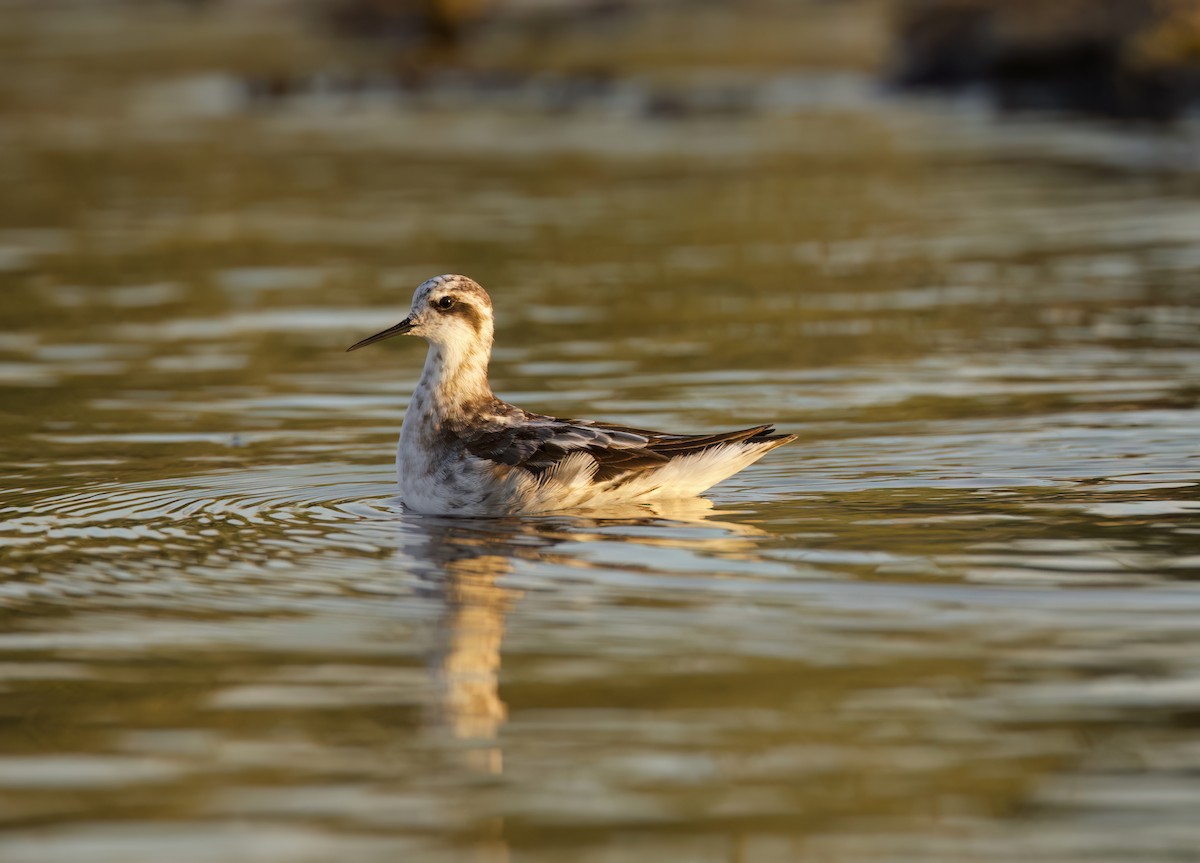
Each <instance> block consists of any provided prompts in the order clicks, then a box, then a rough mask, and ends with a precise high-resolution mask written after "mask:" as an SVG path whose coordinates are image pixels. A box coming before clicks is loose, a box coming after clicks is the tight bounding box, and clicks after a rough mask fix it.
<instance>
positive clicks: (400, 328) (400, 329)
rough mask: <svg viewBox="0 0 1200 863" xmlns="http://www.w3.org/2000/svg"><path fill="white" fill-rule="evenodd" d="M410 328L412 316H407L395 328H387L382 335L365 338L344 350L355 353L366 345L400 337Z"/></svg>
mask: <svg viewBox="0 0 1200 863" xmlns="http://www.w3.org/2000/svg"><path fill="white" fill-rule="evenodd" d="M412 328H413V323H412V316H411V315H409V316H408V317H407V318H405V319H404V320H402V321H401V322H400V323H398V324H396V326H394V327H388V328H387V329H386V330H384V331H383V332H382V333H376V334H375V335H373V336H367V337H366V338H365V339H363V340H362V341H361V342H356V343H355V344H353V345H351V346H350V347H348V348H346V351H347V352H349V351H356V350H358V349H359V348H365V347H366V346H367V345H373V344H375V343H376V342H382V341H383V340H384V339H390V338H391V337H392V336H402V335H404V334H405V333H407V332H408V331H409V330H411V329H412Z"/></svg>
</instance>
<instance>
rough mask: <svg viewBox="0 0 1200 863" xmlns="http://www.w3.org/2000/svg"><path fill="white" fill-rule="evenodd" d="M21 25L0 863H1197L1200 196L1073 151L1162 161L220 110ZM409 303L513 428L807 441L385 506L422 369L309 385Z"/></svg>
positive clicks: (4, 329)
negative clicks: (709, 468) (456, 337)
mask: <svg viewBox="0 0 1200 863" xmlns="http://www.w3.org/2000/svg"><path fill="white" fill-rule="evenodd" d="M6 14H14V13H6ZM173 14H174V13H173ZM13 20H15V21H17V22H18V23H19V24H20V27H18V28H14V29H11V30H9V33H10V36H9V37H6V38H8V39H9V40H10V43H9V50H10V54H9V58H10V59H9V61H8V62H9V63H10V65H11V64H13V63H18V62H20V63H22V64H31V68H32V69H33V70H34V71H35V72H37V74H30V75H28V76H26V77H25V78H22V79H21V80H17V79H16V78H15V77H14V76H12V75H6V76H5V81H6V83H5V85H4V88H3V91H2V93H0V105H3V106H4V107H3V111H4V113H3V123H2V124H0V183H2V184H3V191H4V199H5V200H4V204H3V206H0V291H2V299H0V304H2V305H0V315H2V317H0V321H2V324H0V381H2V382H3V385H4V390H3V401H2V402H0V406H2V407H3V415H2V418H0V423H2V425H0V470H2V472H3V476H4V480H3V486H2V491H0V520H2V521H0V546H2V548H0V860H4V861H6V863H7V861H39V863H44V861H56V863H57V861H63V863H66V861H75V860H80V859H88V860H99V861H109V860H111V861H123V863H126V861H142V860H146V861H149V860H163V859H171V860H179V861H218V860H219V861H232V860H236V861H241V860H247V861H292V860H328V859H332V858H334V857H342V858H345V859H353V860H377V859H378V860H384V859H387V860H395V859H420V860H431V861H439V860H463V859H481V860H506V859H514V860H537V861H542V860H544V861H559V860H565V859H570V860H578V861H589V863H592V861H596V863H599V861H615V860H621V861H643V860H644V861H652V860H653V861H659V860H674V861H684V860H686V861H705V863H707V861H721V863H725V861H729V863H732V861H754V863H758V861H794V860H801V859H803V860H810V859H811V860H821V861H826V860H829V861H899V860H922V861H935V860H945V861H960V860H980V861H1008V860H1018V859H1020V860H1069V861H1095V860H1113V861H1117V860H1119V861H1127V860H1132V859H1138V860H1190V859H1195V856H1194V855H1195V848H1196V847H1198V846H1200V828H1198V827H1197V825H1196V821H1195V818H1194V813H1195V811H1196V808H1197V806H1198V805H1200V781H1198V780H1197V775H1200V774H1198V771H1200V746H1198V745H1197V738H1196V724H1197V717H1198V716H1200V669H1198V667H1197V661H1196V657H1197V655H1198V653H1197V649H1198V648H1200V622H1198V621H1200V616H1198V614H1197V612H1198V611H1200V590H1198V589H1197V588H1196V586H1195V578H1196V576H1197V575H1198V574H1200V494H1198V493H1197V490H1198V488H1200V446H1198V444H1200V433H1198V432H1197V429H1200V410H1198V407H1200V387H1198V385H1197V381H1198V380H1200V294H1198V293H1197V289H1196V284H1197V276H1198V275H1200V253H1198V247H1197V245H1196V237H1197V236H1200V197H1197V195H1196V184H1195V182H1194V180H1190V179H1187V178H1186V177H1182V176H1163V175H1159V174H1154V173H1147V172H1136V171H1126V170H1120V169H1117V168H1114V167H1113V164H1114V162H1122V161H1123V162H1137V161H1138V160H1139V159H1140V158H1142V157H1143V156H1144V154H1145V150H1144V148H1145V147H1159V148H1162V147H1165V148H1167V149H1168V150H1169V149H1170V147H1171V146H1172V145H1171V143H1170V142H1165V143H1164V142H1162V141H1155V140H1153V139H1150V140H1149V141H1147V140H1141V141H1140V142H1139V141H1134V140H1127V139H1125V138H1123V137H1122V136H1120V135H1117V134H1116V133H1109V132H1106V131H1104V130H1098V131H1096V130H1094V131H1092V132H1088V133H1086V134H1084V133H1081V132H1080V131H1079V130H1077V129H1072V128H1070V127H1068V126H1065V125H1064V126H1061V127H1056V126H1055V125H1054V124H1040V125H1034V124H1028V125H1021V124H1017V125H1015V126H1013V125H1009V126H1003V127H1000V126H989V124H988V121H986V120H985V119H981V118H978V117H972V116H970V115H969V113H968V115H962V114H955V113H939V112H937V111H929V110H924V109H921V110H918V109H915V108H912V107H911V106H910V107H904V106H896V105H889V104H887V103H886V102H880V101H877V100H876V98H875V97H873V96H871V95H870V92H869V87H866V86H865V85H863V84H862V82H861V81H859V80H858V79H856V78H853V77H851V76H846V77H841V78H839V77H837V76H826V77H819V78H813V79H806V78H803V77H802V76H795V75H793V76H791V77H788V76H783V77H777V78H772V79H770V81H771V82H773V83H770V84H769V86H767V85H764V86H766V87H767V90H768V91H769V93H771V94H774V95H773V96H772V97H771V98H767V97H765V96H762V97H761V101H760V103H759V108H758V109H756V110H753V111H748V112H746V113H745V114H738V115H736V116H724V115H722V116H710V115H709V114H707V113H705V112H703V111H701V112H699V113H698V114H697V115H695V116H685V117H662V116H657V115H656V114H655V112H653V111H642V110H638V109H637V108H636V104H637V98H638V93H639V90H638V86H640V85H638V84H636V82H635V84H631V85H629V87H628V89H626V90H622V91H620V92H616V93H612V94H609V95H608V96H606V97H605V98H604V99H601V100H600V101H599V102H598V103H595V104H590V105H588V106H585V107H584V108H582V109H580V110H579V111H577V112H572V113H569V114H568V115H564V114H562V113H561V112H557V111H553V110H548V109H546V107H545V106H544V105H541V104H540V103H539V102H538V98H540V97H538V96H537V94H536V93H537V91H534V95H532V96H531V95H530V92H531V91H530V90H529V89H528V88H518V89H517V90H516V91H514V92H512V93H501V94H499V95H496V94H492V95H491V96H490V97H489V98H487V99H482V100H480V101H479V102H478V103H475V102H471V103H470V106H469V108H468V107H464V104H463V100H464V99H466V98H467V97H464V96H463V95H462V93H461V92H460V91H458V90H456V89H455V88H454V87H453V86H446V87H443V88H441V89H435V90H434V91H433V93H432V95H426V96H424V97H411V96H404V95H403V94H397V93H395V92H389V91H387V90H379V91H372V92H366V93H358V94H356V95H351V96H346V95H344V94H341V95H339V94H332V95H331V94H328V93H325V94H322V93H321V92H319V88H318V91H316V92H312V91H305V92H302V93H300V94H299V95H297V96H295V97H293V98H288V99H283V100H279V101H277V102H273V103H271V104H266V105H258V104H252V103H249V102H247V101H246V100H245V99H244V98H243V97H242V96H241V95H240V93H241V91H240V90H239V89H238V85H237V81H236V79H234V78H231V77H229V76H226V75H223V74H212V73H204V74H200V73H198V72H197V70H195V69H192V68H188V69H183V70H177V73H176V72H172V71H171V70H173V69H175V67H174V66H170V64H167V63H166V61H165V60H162V58H159V62H160V65H159V66H157V67H149V71H145V72H138V71H137V70H136V66H135V65H127V64H132V61H131V60H126V61H125V62H124V63H123V62H122V61H121V60H120V57H121V56H124V55H122V54H121V53H120V51H119V50H118V49H119V48H121V46H122V45H123V44H124V43H122V42H121V38H128V37H127V36H124V35H123V32H117V31H113V30H104V31H103V32H102V33H101V34H100V35H102V36H105V39H107V41H105V39H98V40H96V41H91V40H88V39H82V38H78V37H79V36H80V33H78V32H75V31H73V30H71V28H70V27H67V26H66V25H65V24H62V23H61V22H59V23H58V24H56V25H55V26H47V25H46V22H42V21H40V19H38V18H37V17H36V16H34V18H33V19H32V20H34V21H35V22H40V23H38V26H44V27H45V28H46V29H45V30H44V31H41V30H39V31H36V32H37V35H36V36H34V35H30V33H31V32H33V31H31V30H30V29H29V28H30V27H32V26H33V25H32V24H30V19H26V18H19V19H18V18H14V19H13ZM83 20H86V19H83ZM198 20H201V21H207V20H208V19H198ZM148 21H149V23H145V26H146V27H158V28H161V32H162V33H165V34H172V33H174V34H176V38H177V39H182V37H180V36H179V32H180V28H181V27H185V24H187V22H183V23H181V22H179V21H177V20H176V19H174V18H172V17H171V16H170V15H166V16H165V17H164V18H163V20H159V19H157V18H154V17H153V16H150V18H149V19H148ZM93 23H94V22H93ZM205 26H210V25H208V24H205ZM22 28H24V29H22ZM60 31H61V32H60ZM80 31H81V32H82V33H83V35H88V34H89V33H90V32H91V31H87V30H86V28H84V27H82V25H80ZM154 32H158V31H154ZM183 32H187V31H186V29H184V31H183ZM204 32H207V31H204ZM13 33H23V34H25V40H24V41H22V40H21V39H18V38H17V37H16V36H13V35H11V34H13ZM92 35H95V34H94V33H93V34H92ZM198 38H199V37H198ZM183 42H184V43H186V40H183ZM154 44H156V45H159V46H160V48H161V50H163V51H164V52H166V51H167V50H168V48H169V47H170V46H171V45H173V44H175V43H173V42H171V41H170V40H169V39H166V38H165V37H162V38H161V39H160V40H159V41H157V42H155V43H154ZM105 45H109V46H116V47H110V49H108V50H109V53H106V52H105V49H104V46H105ZM162 46H166V47H162ZM146 50H149V49H146ZM179 62H180V63H181V64H182V63H183V61H182V60H180V61H179ZM23 68H24V67H23ZM131 68H133V69H134V71H130V69H131ZM164 68H165V69H167V71H166V72H163V71H162V69H164ZM154 69H159V73H156V74H152V72H153V70H154ZM90 76H98V77H96V78H95V80H94V81H91V83H89V81H90ZM39 88H40V89H39ZM756 92H757V91H756ZM63 93H70V94H74V95H73V98H72V100H68V101H66V102H63V101H61V100H60V99H59V98H58V97H59V96H61V95H62V94H63ZM760 95H761V94H760ZM631 99H632V100H633V103H634V104H635V107H634V108H630V107H629V104H630V100H631ZM1081 135H1082V137H1081ZM1093 145H1096V146H1093ZM1097 147H1099V150H1097ZM1098 152H1099V156H1097V153H1098ZM1064 153H1065V154H1066V155H1064ZM1081 154H1082V155H1086V156H1087V157H1088V158H1087V159H1086V160H1085V159H1082V157H1081ZM1124 157H1128V158H1124ZM446 271H461V272H465V273H467V274H469V275H471V276H473V277H474V278H476V279H478V280H479V281H480V282H481V283H483V284H484V285H485V286H486V287H487V288H488V289H489V290H490V291H491V293H492V296H493V298H494V300H495V302H496V306H497V313H498V339H497V352H496V357H495V360H494V364H493V373H492V377H493V384H494V386H495V387H496V389H497V391H498V392H499V393H501V394H502V395H503V396H505V397H506V398H508V399H510V400H512V401H515V402H517V403H519V404H521V405H523V406H525V407H528V408H531V409H535V410H540V411H546V412H551V413H554V414H557V415H567V416H570V415H574V416H584V417H598V418H606V419H611V420H617V421H622V422H628V423H631V424H635V425H639V426H649V427H662V428H666V429H678V430H695V431H706V430H716V429H722V428H732V427H738V426H744V425H749V424H754V423H759V422H773V423H775V424H777V425H778V426H779V427H780V429H781V430H786V431H788V432H794V433H796V434H797V435H798V436H799V440H798V441H797V442H796V443H794V444H792V445H790V446H788V447H785V448H783V449H780V450H777V451H776V452H773V453H772V454H770V455H769V456H768V457H767V458H766V459H764V460H763V461H762V462H760V463H759V464H757V465H755V466H753V467H752V468H750V469H748V470H746V471H745V472H743V473H742V474H739V475H738V476H736V477H734V478H733V479H731V480H730V481H728V482H726V483H724V484H722V485H720V486H718V487H717V488H715V489H714V490H713V491H712V492H711V493H710V495H709V498H710V500H711V503H712V506H711V508H705V507H704V506H701V505H692V506H688V507H682V508H677V509H674V510H665V511H662V512H658V513H644V514H639V515H638V516H636V517H628V518H616V519H600V520H596V519H584V518H577V517H571V516H561V517H553V518H543V519H529V520H494V521H486V520H484V521H475V520H446V519H431V518H420V517H414V516H411V515H408V514H405V513H404V512H403V511H402V510H401V509H400V508H399V507H398V506H397V505H396V503H395V502H394V501H393V500H392V499H391V498H392V495H393V494H394V485H393V483H394V479H393V473H392V471H393V468H392V459H393V455H394V447H395V438H396V435H397V432H398V428H399V425H400V422H401V419H402V417H403V413H404V406H405V400H406V398H407V397H408V394H409V392H410V391H411V388H412V386H413V384H414V382H415V380H416V376H417V374H418V372H419V369H420V364H421V361H422V358H423V349H422V346H421V345H420V344H419V343H417V342H415V341H410V340H401V341H398V342H394V343H388V344H387V345H384V346H380V347H379V348H372V349H371V350H369V351H363V352H360V353H355V354H350V355H347V354H345V353H344V352H343V349H344V348H345V347H346V346H347V345H349V344H351V343H352V342H354V341H356V340H357V339H359V338H361V337H362V336H364V335H367V334H369V333H371V332H374V331H376V330H378V329H380V328H382V327H383V326H386V325H388V324H391V323H394V322H395V321H396V320H398V319H399V318H400V317H401V316H402V315H403V313H404V312H405V311H406V309H407V303H408V299H409V296H410V295H411V290H412V288H413V287H414V286H415V285H416V284H417V283H418V282H420V281H421V280H423V279H424V278H426V277H428V276H430V275H434V274H437V273H441V272H446Z"/></svg>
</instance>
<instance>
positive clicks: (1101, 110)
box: [892, 0, 1200, 121]
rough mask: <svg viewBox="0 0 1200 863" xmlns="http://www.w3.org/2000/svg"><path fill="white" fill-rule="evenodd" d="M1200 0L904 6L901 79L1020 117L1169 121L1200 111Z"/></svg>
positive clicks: (946, 0)
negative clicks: (964, 90)
mask: <svg viewBox="0 0 1200 863" xmlns="http://www.w3.org/2000/svg"><path fill="white" fill-rule="evenodd" d="M1198 60H1200V0H1053V2H1045V0H900V7H899V14H898V18H897V24H896V56H895V63H894V71H893V74H892V78H893V80H894V81H895V82H896V83H897V84H899V85H901V86H907V87H925V88H930V87H932V88H957V87H963V86H977V85H983V86H985V87H986V88H987V89H988V91H989V92H990V93H991V94H992V96H993V98H994V100H995V102H996V104H997V105H998V106H1000V107H1001V108H1004V109H1010V110H1031V109H1032V110H1053V111H1075V112H1083V113H1088V114H1096V115H1102V116H1109V117H1116V118H1122V119H1134V120H1156V121H1165V120H1170V119H1173V118H1175V117H1177V116H1178V115H1179V114H1181V113H1182V112H1183V111H1185V110H1186V109H1188V108H1189V107H1192V106H1194V105H1196V104H1198V103H1200V89H1197V75H1196V70H1197V68H1200V64H1198Z"/></svg>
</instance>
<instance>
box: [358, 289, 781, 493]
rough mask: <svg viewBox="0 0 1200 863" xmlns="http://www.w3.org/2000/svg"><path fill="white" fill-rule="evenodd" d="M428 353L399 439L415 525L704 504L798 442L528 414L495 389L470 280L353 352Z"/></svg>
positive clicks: (760, 430) (487, 301)
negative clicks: (391, 342)
mask: <svg viewBox="0 0 1200 863" xmlns="http://www.w3.org/2000/svg"><path fill="white" fill-rule="evenodd" d="M401 335H415V336H421V337H422V338H424V339H425V340H426V341H428V342H429V353H428V354H427V355H426V357H425V368H424V370H423V371H422V372H421V379H420V381H419V382H418V383H417V388H416V389H415V390H414V391H413V395H412V401H411V402H410V403H409V407H408V412H407V413H406V414H405V417H404V424H403V426H402V427H401V429H400V445H399V448H398V450H397V453H396V471H397V476H398V479H399V484H400V499H401V500H402V501H403V503H404V505H405V506H406V507H407V508H409V509H412V510H415V511H416V512H419V513H427V514H432V515H460V516H505V515H531V514H536V513H545V512H555V511H562V510H588V509H592V510H594V509H602V508H605V507H608V506H614V505H627V504H631V503H642V502H648V501H651V500H655V499H670V498H688V497H694V496H696V495H698V494H700V493H701V492H702V491H704V490H705V489H707V488H709V487H710V486H713V485H715V484H716V483H718V482H720V481H721V480H723V479H726V478H727V477H730V476H732V475H733V474H735V473H737V472H738V471H740V470H741V469H742V468H744V467H746V466H748V465H750V464H752V463H753V462H755V461H757V460H758V459H759V458H761V457H762V456H763V455H765V454H766V453H767V452H769V451H770V450H773V449H774V448H775V447H777V446H782V445H783V444H785V443H788V442H789V441H792V440H795V436H794V435H777V434H774V433H773V432H774V429H773V428H772V427H771V426H769V425H760V426H755V427H754V428H748V429H741V430H739V431H732V432H723V433H718V434H706V435H686V434H671V433H667V432H659V431H651V430H649V429H640V428H631V427H629V426H622V425H614V424H612V423H605V422H596V421H594V420H573V419H559V418H558V417H548V416H541V415H540V414H534V413H529V412H528V411H525V410H522V409H521V408H519V407H517V406H516V405H510V404H508V403H507V402H504V401H501V400H500V399H498V398H496V396H495V395H493V393H492V389H491V387H490V386H489V385H488V377H487V370H488V361H489V360H490V359H491V354H492V337H493V326H492V301H491V298H490V297H488V295H487V292H486V291H484V289H483V288H481V287H480V286H479V285H478V284H476V283H475V282H474V281H472V280H471V279H469V278H467V277H466V276H458V275H444V276H435V277H434V278H432V279H429V280H428V281H426V282H423V283H422V284H421V285H419V286H418V287H417V289H416V291H415V292H414V294H413V300H412V309H411V311H410V312H409V314H408V317H406V318H405V319H404V320H402V321H401V322H400V323H398V324H396V325H395V326H394V327H390V328H388V329H386V330H384V331H383V332H380V333H376V334H375V335H373V336H369V337H368V338H365V339H363V340H362V341H360V342H358V343H356V344H354V345H352V346H351V347H349V348H347V350H350V351H353V350H357V349H358V348H361V347H365V346H367V345H370V344H374V343H375V342H380V341H383V340H384V339H389V338H391V337H392V336H401Z"/></svg>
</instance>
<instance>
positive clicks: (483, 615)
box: [399, 498, 764, 775]
mask: <svg viewBox="0 0 1200 863" xmlns="http://www.w3.org/2000/svg"><path fill="white" fill-rule="evenodd" d="M716 515H720V513H717V512H716V511H714V510H713V508H712V504H711V503H710V502H709V501H707V500H705V499H703V498H694V499H691V500H686V501H671V502H669V503H664V504H658V505H657V506H655V507H653V508H651V507H645V506H639V507H629V508H625V509H621V510H611V511H610V510H606V511H604V512H603V513H599V514H591V515H590V516H589V517H587V518H583V517H576V516H571V517H566V516H564V517H561V518H545V519H454V518H439V517H429V516H420V517H414V518H412V519H406V520H405V528H406V529H405V531H404V535H403V537H402V540H401V547H400V549H399V557H400V558H401V561H402V564H403V565H404V566H405V567H406V568H409V569H410V570H411V571H413V572H414V573H415V574H416V575H418V576H419V577H420V578H421V580H422V582H423V583H424V584H425V585H426V586H427V587H428V589H429V591H430V592H431V593H432V594H433V595H434V596H435V597H436V598H437V599H439V600H440V603H441V609H440V614H439V617H438V620H437V624H436V635H435V638H434V646H433V650H432V655H431V657H430V667H431V672H432V675H433V680H434V693H435V697H434V699H433V703H432V704H431V705H429V710H428V716H429V724H430V727H431V729H432V730H436V731H437V732H439V733H443V734H446V733H448V734H449V735H450V737H451V738H452V740H453V741H455V742H456V743H459V744H462V745H463V751H464V753H465V757H466V763H467V765H468V766H469V767H470V768H471V769H473V770H475V771H479V772H482V773H487V774H493V775H494V774H499V773H501V772H502V770H503V769H504V760H503V754H502V751H501V747H500V746H499V744H498V743H497V739H498V736H499V732H500V729H501V727H502V725H503V723H504V721H505V718H506V716H507V708H506V706H505V704H504V701H503V700H502V699H501V697H500V687H499V679H500V664H501V644H502V641H503V638H504V628H505V617H506V615H507V614H508V612H509V610H510V609H511V608H512V607H513V605H514V604H515V603H516V602H517V600H518V599H519V598H520V596H521V593H520V591H518V590H516V589H514V588H511V587H507V586H505V585H503V584H501V583H500V582H501V580H502V579H503V578H504V577H505V576H506V575H509V574H510V573H511V572H512V571H513V568H514V564H515V563H516V562H517V561H520V560H535V561H538V562H540V563H546V562H550V563H558V564H559V565H560V566H563V567H564V568H565V567H571V568H576V569H577V568H580V567H588V566H590V565H592V564H591V563H590V562H589V561H588V560H587V559H585V558H583V557H582V556H580V555H577V554H572V549H571V546H572V545H575V544H577V543H579V542H584V541H586V542H595V541H598V540H599V541H624V542H628V541H635V540H636V542H637V543H638V544H639V545H645V546H657V547H664V546H677V547H686V548H689V549H696V548H697V546H698V545H700V546H702V547H703V548H704V550H706V551H708V552H711V553H713V554H714V555H716V556H722V557H736V558H746V557H750V556H753V554H754V550H755V549H756V548H757V541H756V538H757V537H759V536H762V535H764V534H763V532H762V531H761V530H759V529H758V528H756V527H753V526H751V525H746V524H739V523H734V522H726V521H719V520H716V519H714V518H713V516H716ZM664 522H667V523H671V524H675V525H680V524H682V525H702V526H704V527H706V528H715V529H719V530H720V534H719V535H717V536H711V537H705V538H703V539H702V540H699V541H697V539H696V538H695V537H678V536H674V535H672V534H671V532H670V531H666V530H664V531H663V533H662V534H661V535H654V534H647V533H645V532H639V533H638V534H637V536H636V537H633V536H630V535H628V534H624V533H623V532H622V531H621V530H620V529H619V528H621V527H638V528H642V527H645V526H650V525H659V526H662V525H664ZM602 528H604V529H606V530H605V531H603V532H602V531H601V529H602ZM614 528H617V530H616V531H615V532H614V531H613V529H614Z"/></svg>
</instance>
